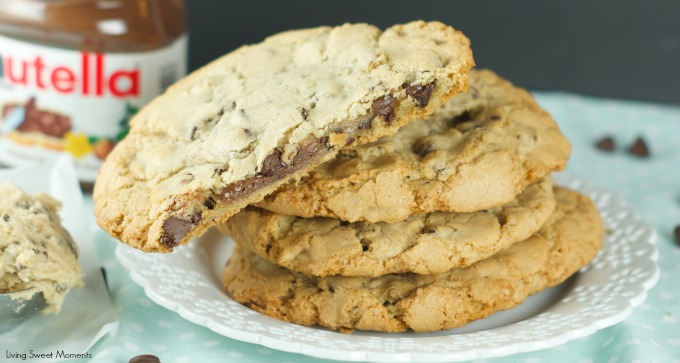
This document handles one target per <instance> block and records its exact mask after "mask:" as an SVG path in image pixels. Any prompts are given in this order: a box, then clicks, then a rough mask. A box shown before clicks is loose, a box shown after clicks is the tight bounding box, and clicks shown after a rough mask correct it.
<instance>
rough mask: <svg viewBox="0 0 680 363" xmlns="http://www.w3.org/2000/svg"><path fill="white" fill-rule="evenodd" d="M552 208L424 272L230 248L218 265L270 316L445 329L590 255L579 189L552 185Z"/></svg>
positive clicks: (589, 208) (588, 208) (587, 218)
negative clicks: (381, 270)
mask: <svg viewBox="0 0 680 363" xmlns="http://www.w3.org/2000/svg"><path fill="white" fill-rule="evenodd" d="M555 197H556V199H557V208H556V210H555V212H554V213H553V214H552V216H551V217H550V218H549V220H548V222H547V223H546V225H545V226H544V227H543V228H542V229H541V230H540V231H539V232H538V233H536V234H535V235H533V236H532V237H530V238H528V239H527V240H525V241H522V242H519V243H516V244H514V245H512V246H511V247H510V248H508V249H506V250H503V251H501V252H499V253H497V254H495V255H493V256H492V257H489V258H488V259H485V260H482V261H479V262H477V263H475V264H473V265H472V266H470V267H467V268H464V269H454V270H451V271H449V272H445V273H441V274H431V275H417V274H391V275H385V276H380V277H375V278H367V277H345V276H334V277H310V276H307V275H303V274H300V273H296V272H292V271H290V270H287V269H285V268H283V267H279V266H276V265H274V264H272V263H270V262H268V261H266V260H264V259H262V258H260V257H258V256H257V255H255V254H253V253H251V252H248V251H247V250H245V249H242V248H238V247H237V248H236V249H235V250H234V253H233V255H232V257H231V259H230V261H229V262H228V264H227V266H226V268H225V270H224V273H223V286H224V289H225V291H226V292H227V293H228V294H229V296H231V297H232V298H233V299H234V300H236V301H238V302H241V303H243V304H245V305H247V306H249V307H250V308H252V309H254V310H257V311H259V312H262V313H264V314H267V315H269V316H271V317H274V318H277V319H281V320H284V321H289V322H292V323H296V324H302V325H314V324H319V325H321V326H324V327H327V328H330V329H336V330H340V331H342V332H351V331H352V330H354V329H362V330H379V331H388V332H398V331H405V330H407V329H412V330H414V331H416V332H427V331H435V330H445V329H451V328H455V327H459V326H462V325H465V324H467V323H469V322H471V321H473V320H477V319H482V318H484V317H487V316H489V315H491V314H492V313H494V312H496V311H499V310H505V309H510V308H512V307H514V306H516V305H519V304H520V303H522V302H523V301H524V300H525V299H526V298H527V297H528V296H529V295H531V294H534V293H536V292H539V291H541V290H542V289H544V288H547V287H550V286H553V285H557V284H559V283H561V282H562V281H564V280H566V279H567V278H568V277H569V276H571V275H572V274H574V273H575V272H576V271H578V269H579V268H581V267H582V266H584V265H586V264H587V263H588V262H589V261H590V260H592V259H593V258H594V257H595V255H596V254H597V251H598V250H599V249H600V247H601V245H602V242H603V223H602V220H601V219H600V217H599V214H598V211H597V209H596V207H595V205H594V204H593V203H592V202H591V200H590V199H589V198H587V197H586V196H583V195H580V194H578V193H576V192H573V191H569V190H566V189H562V188H556V190H555Z"/></svg>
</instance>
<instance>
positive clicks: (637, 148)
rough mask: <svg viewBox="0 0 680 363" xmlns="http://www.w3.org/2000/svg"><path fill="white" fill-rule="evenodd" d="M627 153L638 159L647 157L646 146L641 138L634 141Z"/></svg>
mask: <svg viewBox="0 0 680 363" xmlns="http://www.w3.org/2000/svg"><path fill="white" fill-rule="evenodd" d="M628 152H629V153H631V154H633V155H635V156H637V157H640V158H647V157H649V148H647V144H646V143H645V140H644V139H642V137H638V138H637V139H635V142H634V143H633V145H632V146H631V147H630V148H629V149H628Z"/></svg>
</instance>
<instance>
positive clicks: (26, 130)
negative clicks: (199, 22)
mask: <svg viewBox="0 0 680 363" xmlns="http://www.w3.org/2000/svg"><path fill="white" fill-rule="evenodd" d="M186 53H187V36H186V19H185V6H184V2H183V1H181V0H118V1H102V0H89V1H83V0H64V1H59V2H54V1H46V0H3V1H2V2H0V164H5V165H24V164H28V163H31V162H35V161H44V160H49V159H50V158H54V157H56V156H58V155H59V154H60V153H63V152H68V153H70V154H71V155H72V156H73V158H74V160H75V162H76V167H77V171H78V176H79V178H80V180H81V181H82V182H86V183H91V182H94V180H95V177H96V175H97V171H98V169H99V167H100V165H101V162H102V161H103V160H104V158H106V156H107V155H108V154H109V153H110V152H111V150H112V149H113V147H114V146H115V145H116V143H118V142H119V141H120V140H121V139H122V138H123V137H125V135H126V134H127V131H128V123H129V121H130V119H131V117H132V116H133V115H134V114H135V113H136V112H137V111H138V110H139V109H140V108H141V107H142V106H143V105H145V104H146V103H148V102H149V101H150V100H151V99H153V98H154V97H155V96H157V95H158V94H160V93H161V92H163V90H164V89H165V88H166V87H168V86H169V85H170V84H172V83H173V82H175V81H176V80H177V79H179V78H180V77H182V76H183V75H184V74H185V73H186V67H187V65H186Z"/></svg>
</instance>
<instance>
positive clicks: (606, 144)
mask: <svg viewBox="0 0 680 363" xmlns="http://www.w3.org/2000/svg"><path fill="white" fill-rule="evenodd" d="M595 147H596V148H598V149H599V150H601V151H605V152H609V151H614V147H615V145H614V139H612V138H611V137H609V136H606V137H603V138H602V139H600V140H599V141H598V142H597V143H596V144H595Z"/></svg>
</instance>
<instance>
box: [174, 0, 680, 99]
mask: <svg viewBox="0 0 680 363" xmlns="http://www.w3.org/2000/svg"><path fill="white" fill-rule="evenodd" d="M186 1H187V4H188V7H189V27H190V36H191V38H190V59H189V62H190V68H191V69H195V68H197V67H199V66H201V65H203V64H205V63H207V62H209V61H210V60H211V59H213V58H216V57H218V56H219V55H221V54H224V53H227V52H229V51H231V50H233V49H235V48H237V47H238V46H239V45H241V44H248V43H256V42H259V41H261V40H262V39H263V38H265V37H266V36H267V35H270V34H272V33H275V32H279V31H283V30H287V29H295V28H304V27H314V26H319V25H338V24H342V23H344V22H368V23H372V24H376V25H378V26H380V27H381V28H385V27H388V26H390V25H392V24H395V23H401V22H408V21H411V20H416V19H424V20H440V21H442V22H445V23H447V24H450V25H452V26H454V27H455V28H458V29H460V30H462V31H463V32H465V34H466V35H467V36H468V37H469V38H470V39H471V40H472V49H473V52H474V56H475V60H476V62H477V65H478V66H479V67H486V68H492V69H494V70H495V71H496V72H498V73H500V74H501V75H502V76H504V77H505V78H508V79H510V80H511V81H513V82H515V83H516V84H518V85H521V86H523V87H526V88H530V89H534V90H565V91H572V92H578V93H582V94H589V95H595V96H603V97H614V98H626V99H636V100H643V101H654V102H663V103H674V104H680V1H678V0H658V1H643V0H639V1H631V0H620V1H613V0H612V1H596V0H575V1H573V0H572V1H566V0H565V1H507V0H506V1H502V0H493V1H433V0H410V1H402V0H389V1H388V0H362V1H356V0H344V1H339V0H336V1H324V0H316V1H311V0H309V1H307V0H295V1H264V0H252V1H249V0H241V1H213V0H186Z"/></svg>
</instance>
